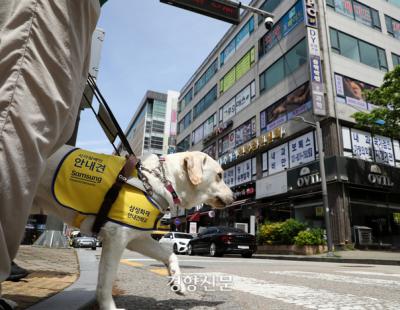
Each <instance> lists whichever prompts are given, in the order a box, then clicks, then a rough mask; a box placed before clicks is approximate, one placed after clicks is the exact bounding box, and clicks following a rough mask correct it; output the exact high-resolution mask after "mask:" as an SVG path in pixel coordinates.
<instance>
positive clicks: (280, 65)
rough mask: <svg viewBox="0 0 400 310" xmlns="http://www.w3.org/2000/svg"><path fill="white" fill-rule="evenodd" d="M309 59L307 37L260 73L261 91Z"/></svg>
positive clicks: (273, 84) (267, 88) (276, 82)
mask: <svg viewBox="0 0 400 310" xmlns="http://www.w3.org/2000/svg"><path fill="white" fill-rule="evenodd" d="M306 61H307V46H306V41H305V39H303V40H301V41H300V42H299V43H297V44H296V45H295V46H294V47H293V48H292V49H291V50H290V51H289V52H288V53H286V54H285V55H284V56H283V57H281V58H280V59H278V60H277V61H276V62H275V63H274V64H273V65H272V66H270V67H269V68H268V69H267V70H265V71H264V72H263V73H261V74H260V92H261V93H262V92H264V91H266V90H269V89H271V88H272V87H274V86H275V85H276V84H278V83H279V82H280V81H282V80H283V79H284V78H286V77H287V76H289V75H290V74H292V73H293V72H295V71H296V70H297V69H298V68H299V67H300V66H301V65H302V64H304V63H306Z"/></svg>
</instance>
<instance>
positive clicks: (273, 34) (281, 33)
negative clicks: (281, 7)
mask: <svg viewBox="0 0 400 310" xmlns="http://www.w3.org/2000/svg"><path fill="white" fill-rule="evenodd" d="M303 20H304V10H303V5H302V1H298V2H297V3H296V4H295V5H294V6H293V7H292V8H291V9H289V10H288V11H287V12H286V14H285V15H283V16H282V17H281V18H280V19H279V21H277V22H276V23H275V25H274V26H273V28H272V29H271V30H270V31H268V32H267V33H266V34H265V35H264V36H262V38H261V39H260V40H259V49H258V54H259V56H260V57H261V56H264V55H265V54H267V53H268V52H269V51H270V50H271V49H272V48H273V47H274V46H275V45H276V44H277V43H278V42H279V41H280V40H282V38H284V37H286V36H287V35H288V34H289V33H290V32H291V31H292V30H293V29H295V28H296V27H297V26H298V25H303V24H304V23H303Z"/></svg>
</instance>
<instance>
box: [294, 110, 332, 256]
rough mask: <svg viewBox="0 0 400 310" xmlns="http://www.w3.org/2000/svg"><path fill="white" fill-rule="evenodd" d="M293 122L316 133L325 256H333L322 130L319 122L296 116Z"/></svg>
mask: <svg viewBox="0 0 400 310" xmlns="http://www.w3.org/2000/svg"><path fill="white" fill-rule="evenodd" d="M294 119H295V120H301V121H302V122H304V123H306V124H309V125H311V126H312V127H314V128H315V129H316V133H317V146H318V152H319V171H320V172H319V173H320V177H321V188H322V203H323V207H324V218H325V227H326V239H327V244H328V254H327V256H334V255H333V241H332V229H331V221H330V213H329V202H328V188H327V185H326V173H325V152H324V146H323V142H322V130H321V124H320V122H319V121H316V122H315V123H313V122H310V121H307V120H305V119H304V117H302V116H296V117H295V118H294Z"/></svg>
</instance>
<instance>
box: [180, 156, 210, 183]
mask: <svg viewBox="0 0 400 310" xmlns="http://www.w3.org/2000/svg"><path fill="white" fill-rule="evenodd" d="M206 159H207V158H206V157H205V156H202V155H201V153H200V154H197V153H196V154H194V153H188V155H187V156H186V157H185V159H184V162H185V167H186V171H187V173H188V175H189V179H190V182H192V184H193V185H199V184H200V183H201V182H202V180H203V164H204V162H205V160H206Z"/></svg>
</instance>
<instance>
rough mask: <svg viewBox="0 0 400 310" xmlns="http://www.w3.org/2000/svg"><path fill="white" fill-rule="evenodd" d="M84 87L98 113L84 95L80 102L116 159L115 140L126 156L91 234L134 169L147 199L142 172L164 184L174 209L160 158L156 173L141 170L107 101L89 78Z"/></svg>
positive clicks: (176, 199) (172, 191) (150, 191)
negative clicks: (84, 102) (95, 102)
mask: <svg viewBox="0 0 400 310" xmlns="http://www.w3.org/2000/svg"><path fill="white" fill-rule="evenodd" d="M87 83H88V85H89V88H90V89H91V91H92V93H93V95H94V96H95V97H96V99H97V101H98V102H99V110H98V112H96V111H95V109H94V107H93V105H92V103H91V101H90V100H89V99H88V98H87V96H86V94H85V93H84V94H83V95H84V98H85V100H86V101H87V103H88V105H89V106H90V108H91V110H92V112H93V113H94V114H95V116H96V119H97V120H98V121H99V123H100V126H101V127H102V129H103V131H104V133H105V134H106V136H107V138H108V139H109V141H110V143H111V144H112V146H113V147H114V150H115V152H116V153H117V154H118V155H120V153H119V150H118V149H117V148H116V146H115V145H114V142H115V139H116V138H117V137H119V139H120V140H121V143H122V145H123V146H124V148H125V150H126V151H127V152H128V154H129V155H127V156H126V162H125V164H124V166H123V167H122V169H121V171H120V172H119V173H118V175H117V178H116V180H115V182H114V184H113V185H112V186H111V187H110V189H109V190H108V191H107V193H106V194H105V196H104V200H103V202H102V204H101V206H100V210H99V212H98V213H97V215H96V219H95V222H94V224H93V227H92V232H93V233H95V234H98V233H99V231H100V229H101V227H102V226H103V225H104V224H105V222H107V220H108V213H109V212H110V210H111V208H112V206H113V204H114V202H115V201H116V200H117V198H118V195H119V192H120V191H121V188H122V186H123V185H124V184H125V183H127V180H128V178H129V177H130V176H131V175H132V173H133V171H134V170H135V168H136V169H137V172H138V177H139V180H140V181H141V182H142V184H143V186H144V188H145V190H146V192H147V193H148V195H149V196H153V194H154V191H153V188H152V186H151V185H150V184H149V182H148V178H147V176H145V175H144V174H143V172H142V171H146V172H148V173H151V174H154V175H155V176H156V177H157V178H159V179H160V180H161V182H162V183H163V184H164V187H165V188H166V190H167V191H168V192H169V193H170V194H171V195H172V199H173V202H174V204H175V205H179V204H181V200H180V199H179V197H178V194H177V193H176V191H175V189H174V187H173V186H172V184H171V182H170V181H169V180H167V179H166V176H165V169H164V165H163V162H164V161H165V158H164V157H160V167H159V169H160V172H161V173H159V172H158V171H156V170H151V171H150V170H148V169H146V168H145V167H143V165H142V163H141V161H140V160H139V159H137V157H136V155H135V154H134V152H133V150H132V148H131V146H130V144H129V142H128V139H127V138H126V136H125V133H124V132H123V131H122V129H121V127H120V126H119V124H118V122H117V120H116V118H115V117H114V114H113V113H112V111H111V109H110V107H109V105H108V104H107V101H106V100H105V98H104V96H103V95H102V93H101V92H100V89H99V88H98V87H97V84H96V81H95V79H94V77H93V76H92V75H90V74H89V77H88V80H87Z"/></svg>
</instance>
